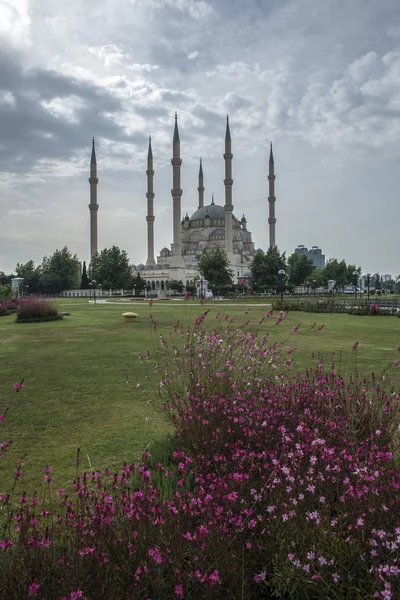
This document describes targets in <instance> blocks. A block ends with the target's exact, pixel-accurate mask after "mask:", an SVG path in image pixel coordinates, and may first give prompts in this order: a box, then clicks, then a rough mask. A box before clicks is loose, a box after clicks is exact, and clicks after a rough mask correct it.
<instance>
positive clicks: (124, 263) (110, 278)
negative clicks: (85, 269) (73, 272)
mask: <svg viewBox="0 0 400 600" xmlns="http://www.w3.org/2000/svg"><path fill="white" fill-rule="evenodd" d="M89 271H90V279H94V280H95V281H96V282H97V284H98V285H101V286H102V287H103V288H105V289H111V290H123V289H132V269H131V266H130V263H129V258H128V254H127V253H126V252H125V250H120V249H119V248H118V247H117V246H113V247H112V248H104V250H102V251H101V252H100V253H97V254H95V256H94V257H93V258H92V262H91V263H90V269H89Z"/></svg>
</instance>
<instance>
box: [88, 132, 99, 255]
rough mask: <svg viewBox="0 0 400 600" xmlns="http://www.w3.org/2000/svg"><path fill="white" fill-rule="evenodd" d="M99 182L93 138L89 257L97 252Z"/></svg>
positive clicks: (90, 179)
mask: <svg viewBox="0 0 400 600" xmlns="http://www.w3.org/2000/svg"><path fill="white" fill-rule="evenodd" d="M98 183H99V180H98V177H97V161H96V150H95V148H94V138H93V142H92V156H91V158H90V177H89V184H90V204H89V211H90V259H92V258H93V256H94V255H95V254H96V252H97V249H98V248H97V212H98V210H99V205H98V204H97V184H98Z"/></svg>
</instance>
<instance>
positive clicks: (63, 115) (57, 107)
mask: <svg viewBox="0 0 400 600" xmlns="http://www.w3.org/2000/svg"><path fill="white" fill-rule="evenodd" d="M41 105H42V106H43V108H45V109H46V110H48V111H49V113H51V114H52V115H53V116H54V117H57V118H60V119H65V120H66V121H69V122H70V123H78V122H79V111H80V110H81V109H82V108H84V106H85V103H84V101H83V100H82V99H81V98H78V97H77V96H68V97H66V98H52V100H50V101H45V100H43V101H42V102H41Z"/></svg>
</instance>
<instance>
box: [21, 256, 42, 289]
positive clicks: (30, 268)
mask: <svg viewBox="0 0 400 600" xmlns="http://www.w3.org/2000/svg"><path fill="white" fill-rule="evenodd" d="M15 272H16V274H17V277H22V278H23V280H24V286H25V287H28V288H29V289H28V291H29V292H30V293H32V294H36V293H37V292H40V291H41V287H40V277H41V267H40V266H37V267H35V263H34V261H33V260H28V262H27V263H25V264H22V263H17V266H16V267H15Z"/></svg>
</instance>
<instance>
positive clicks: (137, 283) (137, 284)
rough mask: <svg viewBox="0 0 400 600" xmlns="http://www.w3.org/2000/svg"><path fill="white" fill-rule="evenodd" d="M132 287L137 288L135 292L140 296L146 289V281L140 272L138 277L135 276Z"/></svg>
mask: <svg viewBox="0 0 400 600" xmlns="http://www.w3.org/2000/svg"><path fill="white" fill-rule="evenodd" d="M132 287H134V288H135V293H136V294H137V295H138V296H140V294H141V293H142V292H143V291H144V290H145V289H146V282H145V280H144V279H143V277H141V275H140V273H138V274H137V275H136V277H133V285H132Z"/></svg>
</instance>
